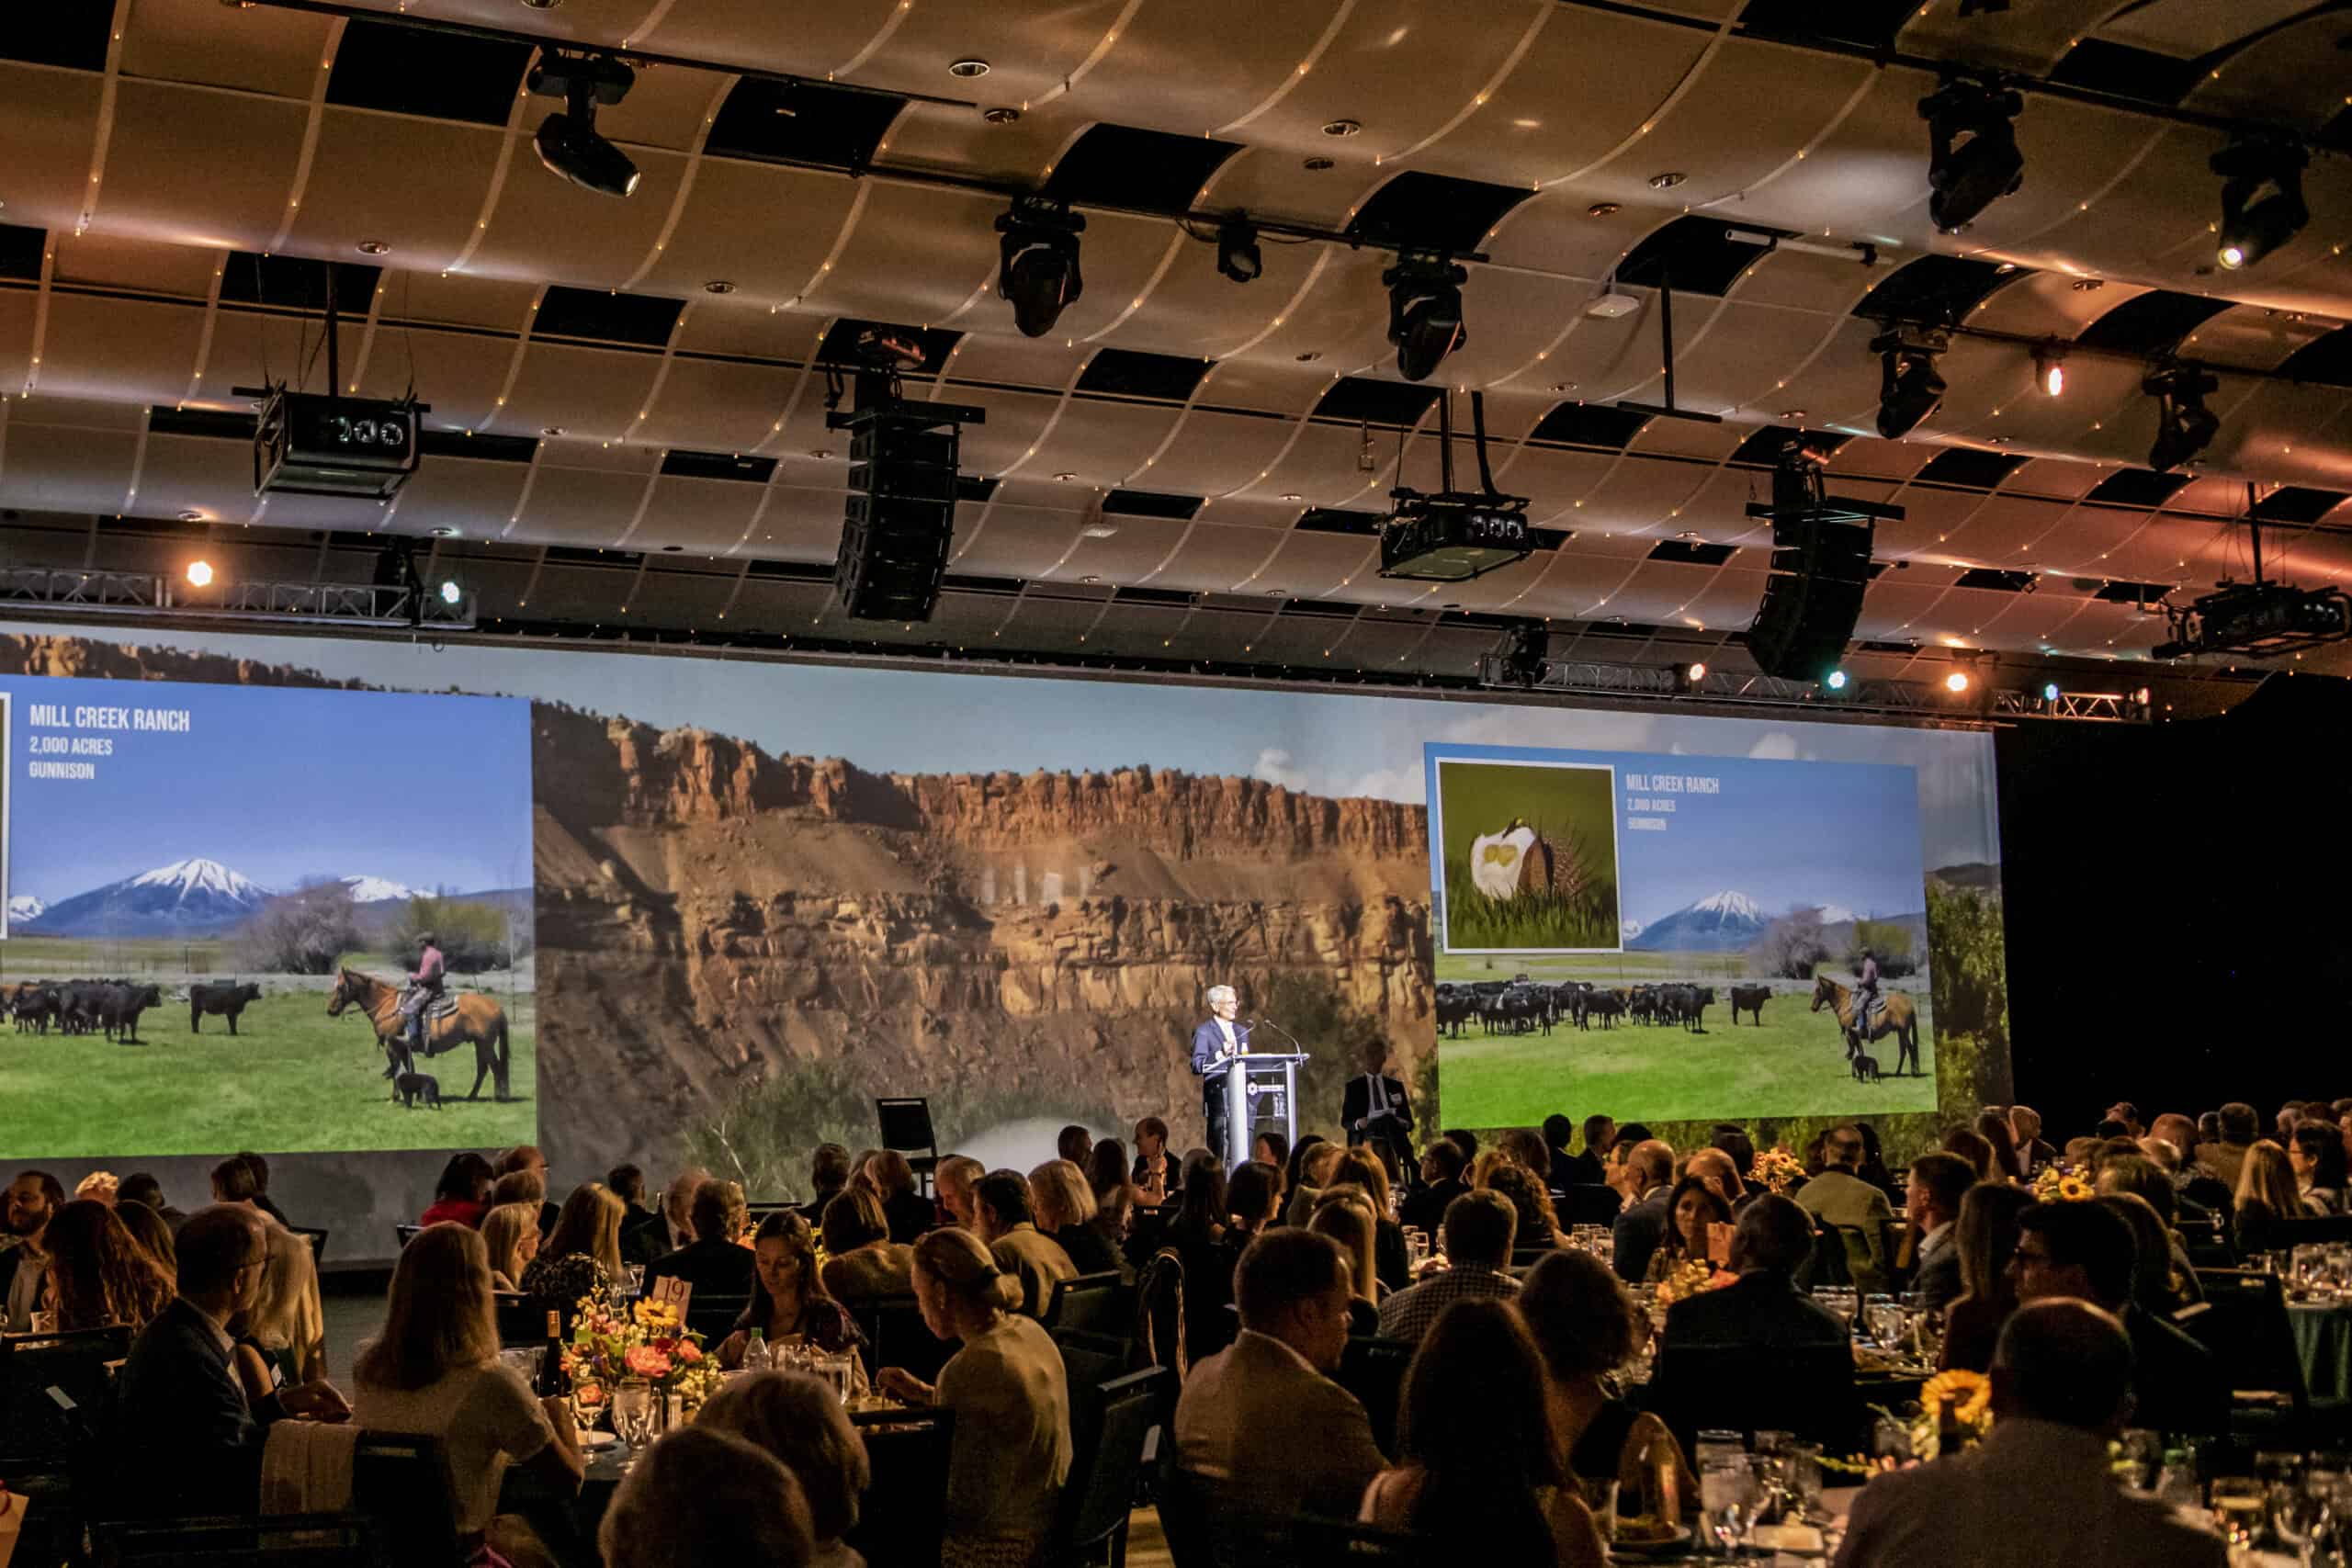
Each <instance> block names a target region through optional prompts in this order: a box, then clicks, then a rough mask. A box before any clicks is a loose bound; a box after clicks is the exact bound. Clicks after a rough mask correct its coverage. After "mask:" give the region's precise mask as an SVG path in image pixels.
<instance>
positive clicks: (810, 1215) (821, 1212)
mask: <svg viewBox="0 0 2352 1568" xmlns="http://www.w3.org/2000/svg"><path fill="white" fill-rule="evenodd" d="M842 1190H843V1189H842V1188H839V1187H835V1188H831V1189H830V1190H826V1191H823V1192H820V1193H818V1194H817V1196H816V1199H815V1201H811V1202H807V1203H803V1204H801V1205H800V1217H801V1218H802V1219H804V1220H807V1221H808V1222H809V1224H811V1225H821V1224H824V1223H825V1205H826V1204H828V1203H830V1202H831V1201H833V1200H834V1199H836V1198H838V1197H840V1196H841V1195H842Z"/></svg>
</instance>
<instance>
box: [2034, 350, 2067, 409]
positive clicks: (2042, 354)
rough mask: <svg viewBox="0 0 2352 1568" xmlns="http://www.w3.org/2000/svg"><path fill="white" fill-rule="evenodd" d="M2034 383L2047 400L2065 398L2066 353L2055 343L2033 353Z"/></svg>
mask: <svg viewBox="0 0 2352 1568" xmlns="http://www.w3.org/2000/svg"><path fill="white" fill-rule="evenodd" d="M2033 382H2034V385H2035V386H2037V387H2040V388H2041V395H2042V396H2043V397H2045V398H2055V397H2060V396H2063V395H2064V392H2065V390H2066V351H2065V350H2064V349H2063V348H2061V347H2059V346H2058V344H2056V343H2054V342H2052V343H2045V344H2042V345H2041V347H2039V348H2037V349H2035V350H2034V351H2033Z"/></svg>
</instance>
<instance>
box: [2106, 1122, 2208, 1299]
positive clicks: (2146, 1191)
mask: <svg viewBox="0 0 2352 1568" xmlns="http://www.w3.org/2000/svg"><path fill="white" fill-rule="evenodd" d="M2157 1146H2158V1147H2160V1148H2162V1147H2168V1146H2169V1145H2162V1144H2159V1145H2157ZM2092 1186H2093V1187H2094V1188H2095V1189H2096V1190H2098V1193H2099V1195H2100V1196H2101V1197H2106V1196H2109V1195H2110V1194H2117V1195H2120V1194H2125V1193H2128V1194H2130V1195H2131V1196H2132V1197H2134V1198H2138V1199H2140V1200H2141V1201H2143V1202H2144V1203H2146V1204H2147V1205H2148V1208H2149V1209H2150V1210H2151V1211H2152V1212H2153V1213H2154V1215H2155V1217H2156V1229H2155V1235H2154V1237H2153V1238H2150V1237H2146V1236H2141V1237H2139V1238H2138V1239H2140V1241H2141V1242H2142V1243H2143V1246H2145V1247H2149V1248H2150V1250H2151V1251H2152V1252H2153V1253H2154V1256H2152V1257H2149V1258H2143V1259H2142V1260H2141V1266H2142V1269H2143V1272H2145V1273H2146V1275H2147V1278H2148V1281H2149V1282H2151V1283H2153V1284H2154V1285H2156V1286H2158V1287H2160V1288H2161V1289H2162V1290H2163V1291H2164V1292H2165V1296H2166V1297H2167V1298H2168V1299H2169V1300H2170V1302H2171V1303H2172V1304H2171V1305H2169V1306H2166V1307H2164V1308H2161V1309H2158V1308H2154V1307H2151V1308H2150V1309H2149V1310H2151V1311H2158V1310H2161V1311H2162V1312H2163V1313H2164V1314H2165V1315H2167V1316H2168V1315H2170V1314H2172V1313H2174V1312H2177V1311H2178V1310H2179V1309H2180V1308H2182V1307H2185V1306H2187V1305H2188V1303H2191V1302H2201V1301H2203V1300H2204V1299H2205V1292H2204V1291H2203V1290H2202V1289H2201V1288H2200V1287H2199V1285H2198V1283H2197V1266H2196V1265H2195V1264H2194V1263H2192V1262H2190V1261H2189V1257H2188V1246H2187V1245H2186V1244H2185V1243H2184V1242H2182V1240H2181V1239H2180V1236H2179V1234H2178V1232H2177V1230H2176V1229H2175V1228H2174V1227H2175V1226H2176V1225H2177V1223H2178V1221H2179V1218H2180V1191H2179V1189H2177V1188H2176V1187H2175V1186H2174V1185H2173V1179H2172V1178H2171V1177H2170V1176H2169V1175H2167V1174H2165V1169H2164V1168H2163V1167H2162V1166H2160V1165H2158V1164H2157V1163H2156V1162H2155V1161H2154V1160H2153V1159H2150V1158H2148V1157H2147V1156H2144V1155H2117V1156H2114V1157H2112V1158H2110V1159H2109V1160H2108V1162H2107V1163H2106V1164H2104V1165H2102V1166H2100V1167H2099V1168H2098V1177H2097V1178H2095V1179H2094V1180H2093V1182H2092ZM2125 1218H2127V1219H2130V1218H2131V1216H2130V1215H2128V1214H2127V1215H2126V1216H2125ZM2132 1229H2133V1231H2134V1233H2135V1234H2136V1233H2137V1232H2138V1230H2139V1229H2140V1223H2139V1222H2138V1221H2137V1220H2133V1221H2132Z"/></svg>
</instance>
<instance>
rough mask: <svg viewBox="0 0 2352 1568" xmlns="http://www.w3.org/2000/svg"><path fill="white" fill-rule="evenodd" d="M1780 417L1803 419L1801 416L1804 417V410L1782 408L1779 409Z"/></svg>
mask: <svg viewBox="0 0 2352 1568" xmlns="http://www.w3.org/2000/svg"><path fill="white" fill-rule="evenodd" d="M1781 418H1782V419H1803V418H1804V410H1803V409H1782V410H1781Z"/></svg>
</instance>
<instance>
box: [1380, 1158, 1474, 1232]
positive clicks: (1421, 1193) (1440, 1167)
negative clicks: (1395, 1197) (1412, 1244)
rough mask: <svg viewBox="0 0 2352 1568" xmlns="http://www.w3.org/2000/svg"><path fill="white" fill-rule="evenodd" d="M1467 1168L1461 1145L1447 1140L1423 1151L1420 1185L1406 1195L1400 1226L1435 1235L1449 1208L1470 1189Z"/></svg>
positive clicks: (1399, 1218) (1400, 1215)
mask: <svg viewBox="0 0 2352 1568" xmlns="http://www.w3.org/2000/svg"><path fill="white" fill-rule="evenodd" d="M1463 1170H1464V1164H1463V1159H1462V1150H1461V1148H1460V1146H1459V1145H1455V1144H1453V1143H1451V1142H1449V1141H1448V1140H1446V1139H1444V1138H1440V1139H1439V1140H1438V1141H1437V1142H1436V1143H1433V1144H1431V1145H1430V1146H1429V1147H1428V1148H1426V1149H1424V1150H1422V1151H1421V1181H1420V1185H1419V1186H1418V1187H1416V1188H1415V1189H1413V1190H1412V1191H1410V1192H1408V1193H1407V1194H1405V1201H1404V1203H1403V1204H1402V1205H1401V1207H1400V1209H1399V1211H1398V1214H1397V1219H1398V1223H1400V1224H1408V1225H1411V1226H1412V1227H1414V1228H1415V1229H1416V1230H1421V1231H1426V1232H1428V1233H1429V1234H1430V1235H1431V1236H1435V1235H1437V1233H1438V1229H1439V1227H1440V1226H1442V1224H1445V1211H1446V1208H1447V1206H1448V1205H1450V1204H1451V1203H1452V1202H1453V1201H1454V1200H1455V1199H1456V1198H1459V1197H1461V1196H1462V1195H1463V1194H1464V1192H1467V1191H1469V1190H1470V1188H1469V1186H1468V1184H1466V1183H1465V1182H1464V1181H1463V1179H1462V1172H1463Z"/></svg>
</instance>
